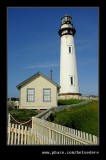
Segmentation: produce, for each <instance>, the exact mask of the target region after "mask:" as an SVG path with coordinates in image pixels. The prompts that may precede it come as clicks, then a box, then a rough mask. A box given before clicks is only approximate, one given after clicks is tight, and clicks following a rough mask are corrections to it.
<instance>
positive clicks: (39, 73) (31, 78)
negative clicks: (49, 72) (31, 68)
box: [16, 72, 60, 89]
mask: <svg viewBox="0 0 106 160" xmlns="http://www.w3.org/2000/svg"><path fill="white" fill-rule="evenodd" d="M38 76H42V77H43V78H45V79H46V80H47V81H49V82H50V83H52V84H54V85H55V86H56V87H57V88H60V85H58V84H57V83H55V82H54V81H52V80H50V79H49V78H48V77H46V76H45V75H43V74H42V73H41V72H38V73H36V74H34V75H33V76H31V77H29V78H28V79H26V80H25V81H23V82H22V83H20V84H18V85H17V86H16V88H17V89H20V88H21V86H23V85H24V84H27V83H29V82H30V81H31V80H33V79H35V78H37V77H38Z"/></svg>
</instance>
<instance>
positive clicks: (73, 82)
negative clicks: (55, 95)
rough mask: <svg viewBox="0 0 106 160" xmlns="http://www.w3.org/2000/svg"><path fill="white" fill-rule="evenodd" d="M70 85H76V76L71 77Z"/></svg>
mask: <svg viewBox="0 0 106 160" xmlns="http://www.w3.org/2000/svg"><path fill="white" fill-rule="evenodd" d="M70 83H71V86H72V85H75V78H74V76H71V77H70Z"/></svg>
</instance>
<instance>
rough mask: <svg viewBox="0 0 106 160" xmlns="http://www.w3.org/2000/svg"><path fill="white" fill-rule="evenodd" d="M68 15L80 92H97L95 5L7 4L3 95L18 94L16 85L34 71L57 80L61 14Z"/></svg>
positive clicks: (13, 95)
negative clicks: (4, 86) (70, 22)
mask: <svg viewBox="0 0 106 160" xmlns="http://www.w3.org/2000/svg"><path fill="white" fill-rule="evenodd" d="M65 14H68V15H70V16H71V17H72V22H73V25H74V27H75V29H76V34H75V36H74V40H75V49H76V58H77V67H78V79H79V87H80V93H82V94H87V95H89V94H95V95H98V88H99V86H98V82H99V79H98V76H99V8H98V7H35V8H34V7H8V8H7V59H8V64H7V74H8V75H7V76H8V80H7V85H8V89H7V96H8V97H19V91H18V89H17V88H16V86H17V85H18V84H19V83H21V82H22V81H24V80H26V79H27V78H29V77H30V76H32V75H34V74H36V73H37V72H39V71H40V72H42V73H43V74H44V75H45V76H47V77H49V76H50V70H53V80H54V81H55V82H56V83H58V84H59V79H60V77H59V75H60V68H59V67H60V37H59V35H58V30H59V27H60V24H61V17H63V16H64V15H65Z"/></svg>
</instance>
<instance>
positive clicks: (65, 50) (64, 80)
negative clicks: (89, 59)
mask: <svg viewBox="0 0 106 160" xmlns="http://www.w3.org/2000/svg"><path fill="white" fill-rule="evenodd" d="M58 33H59V35H60V38H61V44H60V86H61V88H60V94H59V96H60V98H65V99H69V98H78V97H79V95H81V94H80V93H79V84H78V74H77V63H76V53H75V45H74V35H75V33H76V30H75V28H74V27H73V24H72V18H71V17H70V16H67V15H66V16H64V17H62V18H61V26H60V29H59V31H58Z"/></svg>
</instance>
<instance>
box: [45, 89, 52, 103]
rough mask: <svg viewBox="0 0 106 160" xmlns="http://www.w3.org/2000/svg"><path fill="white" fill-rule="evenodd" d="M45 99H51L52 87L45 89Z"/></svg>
mask: <svg viewBox="0 0 106 160" xmlns="http://www.w3.org/2000/svg"><path fill="white" fill-rule="evenodd" d="M43 101H44V102H50V101H51V89H50V88H46V89H43Z"/></svg>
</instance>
